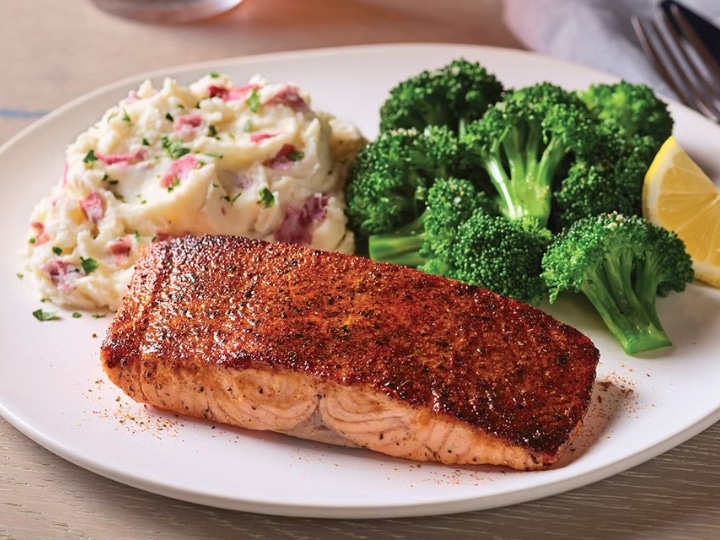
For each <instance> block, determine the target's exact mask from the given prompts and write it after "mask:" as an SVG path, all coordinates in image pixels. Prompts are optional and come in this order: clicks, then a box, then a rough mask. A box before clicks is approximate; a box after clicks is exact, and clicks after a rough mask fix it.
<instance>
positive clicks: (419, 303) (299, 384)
mask: <svg viewBox="0 0 720 540" xmlns="http://www.w3.org/2000/svg"><path fill="white" fill-rule="evenodd" d="M101 359H102V363H103V367H104V369H105V372H106V373H107V375H108V377H109V378H110V379H111V380H112V381H113V382H114V383H115V384H116V385H118V386H119V387H120V388H121V389H122V390H123V391H124V392H126V393H127V394H128V395H129V396H130V397H132V398H133V399H135V400H137V401H139V402H143V403H149V404H152V405H154V406H156V407H159V408H161V409H166V410H169V411H174V412H176V413H179V414H181V415H189V416H192V417H198V418H206V419H208V420H212V421H216V422H220V423H225V424H231V425H233V426H240V427H242V428H248V429H256V430H271V431H275V432H281V433H286V434H289V435H293V436H296V437H302V438H307V439H313V440H317V441H322V442H327V443H331V444H340V445H345V446H353V447H362V448H367V449H370V450H374V451H376V452H381V453H384V454H387V455H390V456H395V457H400V458H406V459H410V460H416V461H436V462H440V463H445V464H492V465H504V466H507V467H511V468H513V469H520V470H534V469H542V468H546V467H548V466H550V465H552V464H553V463H556V462H557V460H558V459H559V457H560V455H561V453H562V451H563V450H564V449H565V448H566V447H567V445H568V444H569V443H570V442H571V440H572V439H573V437H574V436H575V435H576V433H577V432H578V430H579V429H580V426H581V424H582V419H583V417H584V415H585V413H586V411H587V409H588V406H589V403H590V398H591V393H592V388H593V382H594V380H595V372H596V367H597V363H598V359H599V355H598V351H597V349H596V348H595V346H594V345H593V343H592V342H591V341H590V339H589V338H588V337H586V336H585V335H583V334H582V333H581V332H579V331H578V330H576V329H574V328H572V327H570V326H568V325H565V324H562V323H561V322H559V321H557V320H555V319H554V318H552V317H551V316H549V315H547V314H546V313H544V312H543V311H541V310H539V309H536V308H533V307H531V306H528V305H525V304H522V303H520V302H517V301H514V300H510V299H507V298H504V297H501V296H499V295H497V294H495V293H492V292H490V291H487V290H484V289H480V288H477V287H472V286H469V285H466V284H462V283H460V282H457V281H453V280H450V279H445V278H442V277H439V276H433V275H429V274H425V273H423V272H420V271H417V270H413V269H410V268H405V267H401V266H395V265H391V264H386V263H375V262H372V261H370V260H368V259H365V258H362V257H358V256H352V255H343V254H340V253H331V252H325V251H318V250H312V249H309V248H304V247H299V246H294V245H289V244H282V243H272V244H271V243H266V242H263V241H259V240H250V239H246V238H240V237H229V236H201V237H184V238H178V239H174V240H169V241H164V242H159V243H156V244H153V245H151V246H148V248H147V249H146V250H145V251H144V253H143V254H142V256H141V257H140V259H139V261H138V262H137V264H136V269H135V273H134V275H133V278H132V281H131V284H130V288H129V290H128V293H127V294H126V295H125V297H124V299H123V301H122V304H121V306H120V308H119V310H118V312H117V313H116V315H115V317H114V319H113V321H112V323H111V325H110V327H109V330H108V333H107V335H106V337H105V339H104V340H103V343H102V348H101Z"/></svg>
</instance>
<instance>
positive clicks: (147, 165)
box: [25, 74, 364, 310]
mask: <svg viewBox="0 0 720 540" xmlns="http://www.w3.org/2000/svg"><path fill="white" fill-rule="evenodd" d="M363 143H364V140H363V138H362V136H361V134H360V133H359V131H358V130H357V129H356V128H355V127H354V126H352V125H349V124H347V123H344V122H342V121H340V120H339V119H337V118H335V117H333V116H331V115H328V114H319V113H317V112H314V111H313V110H312V109H311V106H310V98H309V96H307V95H306V94H304V93H303V92H302V91H301V90H300V89H298V88H297V87H296V86H294V85H291V84H269V83H268V82H267V81H265V80H263V79H262V78H260V77H254V78H252V79H251V80H250V81H249V82H248V83H247V84H245V85H242V86H236V85H234V84H233V82H232V81H231V80H230V79H229V78H228V77H227V76H225V75H222V74H209V75H207V76H205V77H203V78H202V79H200V80H198V81H197V82H195V83H193V84H191V85H189V86H181V85H179V84H178V83H177V82H176V81H175V80H172V79H166V80H165V81H164V83H163V85H162V88H160V89H155V88H153V86H152V85H151V83H150V82H145V83H144V84H142V85H141V86H140V88H139V89H138V90H137V91H136V92H132V93H131V94H130V95H129V96H128V97H127V98H126V99H124V100H122V101H121V102H120V103H119V104H118V105H117V106H115V107H112V108H111V109H109V110H108V111H107V112H106V113H105V114H104V115H103V117H102V119H101V120H100V121H99V122H98V123H97V124H95V125H93V126H92V127H91V128H90V129H88V130H87V131H86V132H85V133H82V134H81V135H80V136H79V137H78V138H77V139H76V140H75V142H74V143H73V144H71V145H70V146H69V148H68V149H67V154H66V155H67V163H66V167H65V174H64V176H63V178H62V179H61V181H60V182H59V183H58V184H57V185H56V186H55V188H54V189H53V191H52V193H51V194H50V195H49V196H48V197H46V198H45V199H43V200H42V201H40V202H39V204H38V205H37V206H36V208H35V209H34V211H33V213H32V217H31V230H30V233H29V237H28V242H27V249H26V269H25V270H26V272H27V273H29V274H30V275H32V276H33V277H34V278H35V281H36V283H37V285H38V288H39V290H40V293H41V294H42V296H43V297H45V298H48V299H50V300H51V301H53V302H54V303H57V304H59V305H65V306H68V307H77V308H85V309H92V308H103V307H106V308H109V309H112V310H114V309H116V308H117V306H118V304H119V302H120V299H121V298H122V296H123V294H124V293H125V291H126V289H127V285H128V282H129V280H130V276H131V274H132V271H133V265H134V263H135V260H136V259H137V256H138V250H139V248H140V246H142V245H143V244H146V243H149V242H154V241H156V240H160V239H163V238H168V237H173V236H181V235H186V234H232V235H241V236H249V237H253V238H262V239H265V240H268V241H283V242H290V243H296V244H304V245H309V246H312V247H315V248H319V249H324V250H331V251H342V252H352V251H353V248H354V245H353V237H352V234H351V233H350V232H349V231H348V230H347V227H346V219H345V213H344V210H345V206H344V198H343V185H344V180H345V176H346V173H347V164H348V162H349V161H350V160H351V159H352V157H353V155H354V153H355V152H356V151H357V150H358V149H359V148H360V147H361V146H362V144H363Z"/></svg>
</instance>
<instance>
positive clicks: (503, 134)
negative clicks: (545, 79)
mask: <svg viewBox="0 0 720 540" xmlns="http://www.w3.org/2000/svg"><path fill="white" fill-rule="evenodd" d="M599 137H600V127H599V122H598V121H597V119H596V118H595V117H593V116H592V115H591V114H590V113H589V111H588V109H587V107H586V106H585V104H584V103H582V101H581V100H580V99H579V98H578V96H577V95H576V94H575V93H573V92H570V91H567V90H564V89H562V88H561V87H559V86H556V85H553V84H550V83H538V84H535V85H532V86H528V87H525V88H520V89H517V90H513V91H511V92H508V94H507V95H506V96H505V98H504V99H503V100H502V101H501V102H499V103H498V104H496V105H495V106H493V107H492V108H490V109H489V110H488V111H487V112H486V113H485V115H483V117H482V118H481V119H480V120H477V121H475V122H473V123H471V124H469V125H468V126H467V131H466V133H465V134H464V136H463V137H462V138H461V143H462V145H463V146H464V147H465V148H467V153H468V156H469V159H470V160H471V161H473V162H474V163H476V164H477V165H478V166H479V167H481V168H483V169H484V170H485V171H486V172H487V174H488V176H489V179H490V184H491V186H490V190H491V191H493V192H494V195H495V196H496V197H497V202H498V206H499V208H500V210H501V212H502V214H503V215H504V216H506V217H507V218H509V219H511V220H517V219H521V218H524V217H526V216H528V217H530V218H532V219H534V220H536V222H537V224H538V226H539V227H540V228H545V227H547V225H548V220H549V217H550V212H551V209H552V197H553V189H554V187H555V185H556V184H557V183H558V181H559V179H561V178H562V177H563V176H564V175H565V173H566V172H567V170H568V168H569V167H570V166H571V164H572V162H573V160H575V159H579V157H580V156H584V155H592V154H594V153H596V152H597V146H598V144H599Z"/></svg>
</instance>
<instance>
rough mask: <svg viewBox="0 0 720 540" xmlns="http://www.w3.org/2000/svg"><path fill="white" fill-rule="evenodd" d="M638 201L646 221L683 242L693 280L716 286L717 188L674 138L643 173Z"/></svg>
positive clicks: (719, 276) (719, 245)
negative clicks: (641, 201) (640, 197)
mask: <svg viewBox="0 0 720 540" xmlns="http://www.w3.org/2000/svg"><path fill="white" fill-rule="evenodd" d="M642 200H643V215H644V216H645V217H646V218H647V219H649V220H650V221H652V222H653V223H655V224H656V225H660V226H662V227H665V228H666V229H669V230H671V231H675V233H677V235H678V236H679V237H680V238H681V239H682V240H683V241H684V242H685V246H686V249H687V251H688V253H689V254H690V256H691V257H692V260H693V269H694V270H695V277H696V278H697V279H699V280H701V281H704V282H706V283H708V284H710V285H712V286H713V287H720V189H718V187H717V186H716V185H715V184H713V182H712V180H711V179H710V178H709V177H708V175H707V174H706V173H705V172H704V171H703V170H702V169H701V168H700V166H699V165H698V164H697V163H696V162H695V161H693V159H692V158H691V157H690V156H689V155H688V154H687V152H686V151H685V150H684V149H683V148H682V147H681V146H680V145H679V144H678V141H677V140H676V139H675V137H670V138H668V139H667V140H666V141H665V143H664V144H663V145H662V147H661V148H660V150H659V151H658V153H657V155H656V156H655V158H654V159H653V162H652V164H651V165H650V167H649V169H648V170H647V173H646V174H645V180H644V184H643V194H642Z"/></svg>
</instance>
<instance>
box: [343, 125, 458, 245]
mask: <svg viewBox="0 0 720 540" xmlns="http://www.w3.org/2000/svg"><path fill="white" fill-rule="evenodd" d="M461 170H464V166H463V156H462V153H461V152H460V151H459V145H458V140H457V137H455V135H454V134H453V133H452V132H451V131H450V130H449V129H448V128H446V127H440V126H431V127H428V128H425V129H424V130H422V131H418V130H416V129H407V130H406V129H398V130H394V131H388V132H384V133H381V134H380V135H379V136H378V137H377V138H376V139H375V140H373V141H371V142H369V143H368V144H367V145H366V146H364V147H363V148H362V149H361V150H360V152H359V153H358V154H357V156H356V158H355V160H354V161H353V164H352V166H351V168H350V171H349V174H348V183H347V186H346V192H345V194H346V200H347V204H346V214H347V217H348V226H349V228H350V229H351V230H352V231H353V232H354V233H355V235H356V239H357V241H358V243H362V242H364V241H366V240H367V238H368V237H369V236H370V235H373V234H378V233H384V232H390V231H393V230H395V229H397V228H399V227H402V226H404V225H407V224H408V223H410V222H412V221H413V220H415V219H417V218H418V217H419V216H420V215H421V214H422V213H423V212H424V211H425V199H426V197H427V190H428V188H429V187H430V186H431V185H432V184H433V183H434V181H435V179H436V178H444V177H448V176H453V175H456V174H457V175H460V176H462V175H461V174H458V172H459V171H461Z"/></svg>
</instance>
